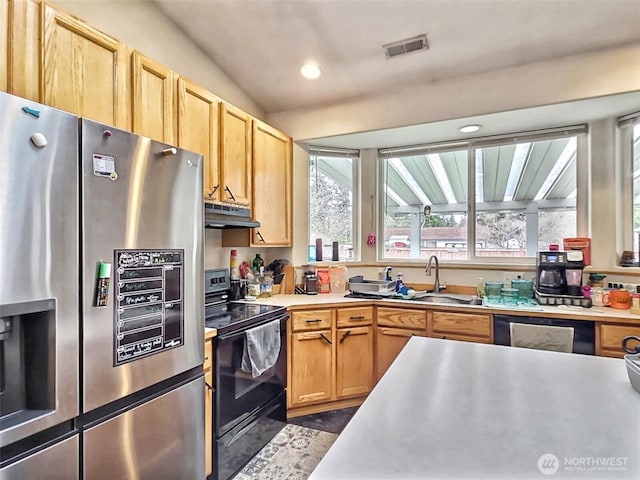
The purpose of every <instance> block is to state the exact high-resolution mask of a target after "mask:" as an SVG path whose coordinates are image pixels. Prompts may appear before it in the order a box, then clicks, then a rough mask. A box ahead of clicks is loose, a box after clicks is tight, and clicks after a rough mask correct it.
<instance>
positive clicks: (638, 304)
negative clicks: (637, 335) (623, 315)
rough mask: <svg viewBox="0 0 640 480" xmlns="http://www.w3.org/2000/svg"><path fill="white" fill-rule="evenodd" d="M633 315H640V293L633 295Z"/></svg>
mask: <svg viewBox="0 0 640 480" xmlns="http://www.w3.org/2000/svg"><path fill="white" fill-rule="evenodd" d="M631 313H633V314H634V315H640V293H632V294H631Z"/></svg>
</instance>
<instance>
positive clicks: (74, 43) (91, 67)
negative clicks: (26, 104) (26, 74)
mask: <svg viewBox="0 0 640 480" xmlns="http://www.w3.org/2000/svg"><path fill="white" fill-rule="evenodd" d="M43 9H44V11H43V17H42V18H43V25H42V71H41V81H40V85H41V89H42V94H41V101H42V103H44V104H46V105H50V106H52V107H56V108H59V109H61V110H65V111H67V112H71V113H75V114H77V115H80V116H83V117H87V118H90V119H92V120H96V121H98V122H102V123H106V124H108V125H114V126H116V127H120V128H124V129H128V128H129V122H128V120H127V109H126V99H127V95H126V94H127V87H126V84H127V83H126V78H127V62H126V61H125V58H126V47H125V45H124V44H122V43H120V42H119V41H117V40H116V39H114V38H112V37H110V36H108V35H105V34H104V33H102V32H100V31H98V30H96V29H95V28H93V27H91V26H90V25H88V24H86V23H84V22H82V21H80V20H77V19H76V18H74V17H72V16H70V15H68V14H65V13H62V12H60V11H58V10H56V9H54V8H53V7H51V6H49V5H43Z"/></svg>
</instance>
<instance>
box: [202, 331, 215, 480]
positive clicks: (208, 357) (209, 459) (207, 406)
mask: <svg viewBox="0 0 640 480" xmlns="http://www.w3.org/2000/svg"><path fill="white" fill-rule="evenodd" d="M203 369H204V382H205V383H204V385H205V389H204V458H205V466H206V475H207V476H209V475H211V472H212V471H213V437H212V433H213V342H212V341H211V340H207V341H206V342H205V343H204V365H203Z"/></svg>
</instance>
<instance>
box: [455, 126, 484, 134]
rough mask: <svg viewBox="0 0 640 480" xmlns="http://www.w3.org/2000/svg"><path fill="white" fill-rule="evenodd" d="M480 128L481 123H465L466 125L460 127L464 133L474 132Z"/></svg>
mask: <svg viewBox="0 0 640 480" xmlns="http://www.w3.org/2000/svg"><path fill="white" fill-rule="evenodd" d="M478 130H480V125H465V126H464V127H460V131H461V132H462V133H473V132H477V131H478Z"/></svg>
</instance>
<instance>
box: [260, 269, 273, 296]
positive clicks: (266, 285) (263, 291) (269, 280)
mask: <svg viewBox="0 0 640 480" xmlns="http://www.w3.org/2000/svg"><path fill="white" fill-rule="evenodd" d="M271 295H273V277H272V276H271V275H269V274H268V273H265V274H263V275H262V276H261V277H260V298H268V297H270V296H271Z"/></svg>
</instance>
